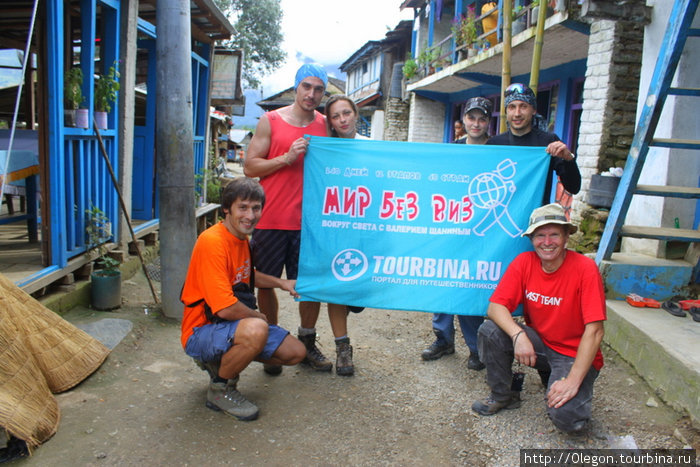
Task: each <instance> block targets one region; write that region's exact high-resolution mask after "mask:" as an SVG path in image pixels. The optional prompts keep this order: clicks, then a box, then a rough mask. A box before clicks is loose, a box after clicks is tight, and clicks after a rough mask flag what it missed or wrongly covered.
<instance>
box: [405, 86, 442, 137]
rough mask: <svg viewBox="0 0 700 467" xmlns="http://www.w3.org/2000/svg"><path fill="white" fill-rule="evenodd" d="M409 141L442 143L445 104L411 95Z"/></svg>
mask: <svg viewBox="0 0 700 467" xmlns="http://www.w3.org/2000/svg"><path fill="white" fill-rule="evenodd" d="M409 122H410V123H409V127H408V141H419V142H425V143H442V142H443V141H442V140H443V133H444V128H445V104H443V103H441V102H437V101H434V100H430V99H426V98H425V97H420V96H418V95H416V94H415V93H412V94H411V111H410V116H409Z"/></svg>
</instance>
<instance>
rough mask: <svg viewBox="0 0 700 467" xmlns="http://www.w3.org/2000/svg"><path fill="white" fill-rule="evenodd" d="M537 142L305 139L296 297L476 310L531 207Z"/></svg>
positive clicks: (517, 246) (520, 246) (482, 308)
mask: <svg viewBox="0 0 700 467" xmlns="http://www.w3.org/2000/svg"><path fill="white" fill-rule="evenodd" d="M548 167H549V155H548V154H547V153H546V152H545V150H544V148H541V147H537V148H525V147H515V146H483V145H463V144H434V143H407V142H391V141H369V140H356V139H341V138H323V137H316V136H314V137H312V138H311V142H310V144H309V148H308V151H307V153H306V156H305V158H304V192H303V208H302V225H301V250H300V254H299V276H298V279H297V285H296V290H297V291H298V292H299V293H300V294H301V295H302V297H303V300H311V301H318V302H326V303H339V304H344V305H355V306H364V307H372V308H386V309H399V310H413V311H429V312H443V313H452V314H462V315H483V314H485V312H486V307H487V303H488V299H489V297H490V296H491V293H492V292H493V289H494V288H495V286H496V285H497V284H498V281H499V280H500V278H501V276H502V275H503V273H504V272H505V269H506V268H507V266H508V264H510V262H511V261H512V260H513V258H515V256H516V255H518V254H519V253H520V252H522V251H525V250H527V249H528V248H529V247H530V242H529V240H528V239H527V238H521V237H520V234H521V233H522V232H523V231H524V230H525V229H526V228H527V224H528V218H529V215H530V213H531V212H532V210H533V209H534V208H536V207H538V206H539V205H540V200H541V199H542V191H543V189H544V188H543V187H544V184H545V177H546V176H547V172H548Z"/></svg>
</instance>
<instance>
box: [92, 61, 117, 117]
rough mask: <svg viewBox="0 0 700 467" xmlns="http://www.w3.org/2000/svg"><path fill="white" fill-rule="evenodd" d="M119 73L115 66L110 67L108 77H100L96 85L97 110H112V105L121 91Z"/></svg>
mask: <svg viewBox="0 0 700 467" xmlns="http://www.w3.org/2000/svg"><path fill="white" fill-rule="evenodd" d="M118 79H119V72H118V71H117V69H116V68H115V65H112V66H111V67H109V71H108V72H107V74H106V75H102V76H100V78H99V79H98V80H97V82H96V83H95V109H96V110H97V111H100V112H109V111H110V110H112V106H111V103H112V102H116V100H117V91H119V81H117V80H118Z"/></svg>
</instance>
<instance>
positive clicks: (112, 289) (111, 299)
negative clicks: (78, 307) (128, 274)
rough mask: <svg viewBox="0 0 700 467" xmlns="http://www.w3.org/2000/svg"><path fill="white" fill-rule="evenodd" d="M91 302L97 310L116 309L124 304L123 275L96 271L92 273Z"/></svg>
mask: <svg viewBox="0 0 700 467" xmlns="http://www.w3.org/2000/svg"><path fill="white" fill-rule="evenodd" d="M90 282H91V284H90V303H91V304H92V308H94V309H95V310H102V311H108V310H114V309H116V308H119V307H121V306H122V275H121V272H120V271H114V272H112V273H109V272H105V271H95V272H93V273H92V274H91V275H90Z"/></svg>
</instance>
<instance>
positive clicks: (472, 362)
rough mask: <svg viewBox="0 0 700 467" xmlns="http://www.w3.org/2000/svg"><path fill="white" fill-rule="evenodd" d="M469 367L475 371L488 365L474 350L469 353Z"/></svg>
mask: <svg viewBox="0 0 700 467" xmlns="http://www.w3.org/2000/svg"><path fill="white" fill-rule="evenodd" d="M467 368H469V369H470V370H474V371H481V370H483V369H484V368H486V365H484V363H483V362H482V361H481V360H479V354H478V353H476V352H472V353H470V354H469V360H467Z"/></svg>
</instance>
